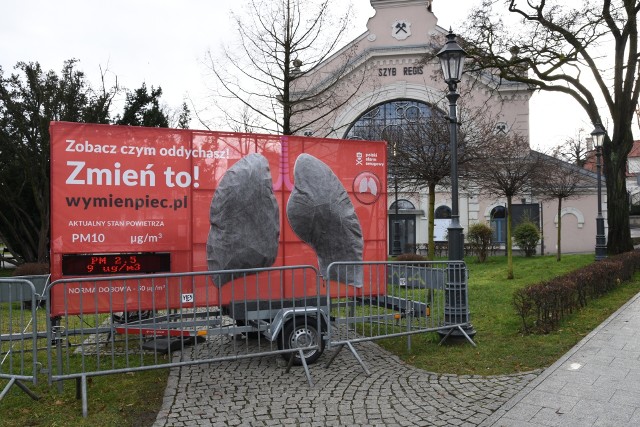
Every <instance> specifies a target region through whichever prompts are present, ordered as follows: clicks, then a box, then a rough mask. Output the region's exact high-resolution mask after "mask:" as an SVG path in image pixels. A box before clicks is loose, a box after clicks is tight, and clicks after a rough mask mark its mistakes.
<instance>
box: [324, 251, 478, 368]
mask: <svg viewBox="0 0 640 427" xmlns="http://www.w3.org/2000/svg"><path fill="white" fill-rule="evenodd" d="M326 289H327V292H326V298H327V300H330V301H332V304H331V320H332V321H331V322H330V323H329V327H328V331H327V347H328V348H329V349H333V348H337V350H336V351H335V352H334V354H333V356H332V358H331V359H330V360H329V361H328V362H327V364H326V366H329V365H330V364H331V363H332V362H333V360H334V358H335V357H336V356H337V354H338V353H339V351H340V350H341V349H342V348H343V347H345V346H346V347H347V348H348V349H349V350H350V351H351V353H352V354H353V355H354V357H355V358H356V359H357V360H358V362H359V363H360V365H361V366H362V368H363V369H364V370H365V372H367V374H369V370H368V368H367V367H366V365H365V364H364V362H363V361H362V359H361V358H360V356H359V355H358V353H357V351H356V349H355V347H354V346H353V344H356V343H359V342H364V341H372V340H378V339H382V338H392V337H406V338H407V347H408V350H410V349H411V336H412V335H414V334H419V333H426V332H438V333H439V334H440V335H441V336H442V340H441V343H442V342H443V341H444V340H446V339H447V338H449V337H450V336H451V334H452V333H453V334H455V335H460V336H463V337H464V338H466V339H467V340H468V341H469V342H470V343H471V344H472V345H473V346H475V343H474V342H473V340H472V339H471V337H470V336H469V335H468V334H467V333H466V331H465V329H466V328H467V326H468V325H469V320H470V319H469V311H468V309H467V307H468V297H467V270H466V265H465V263H464V262H462V261H442V262H438V261H411V262H359V263H349V262H336V263H333V264H331V265H329V267H328V268H327V280H326Z"/></svg>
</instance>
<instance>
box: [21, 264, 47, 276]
mask: <svg viewBox="0 0 640 427" xmlns="http://www.w3.org/2000/svg"><path fill="white" fill-rule="evenodd" d="M41 274H49V264H44V263H37V262H26V263H24V264H20V265H19V266H17V267H16V268H15V270H13V275H14V276H38V275H41Z"/></svg>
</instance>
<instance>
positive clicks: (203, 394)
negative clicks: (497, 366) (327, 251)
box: [154, 343, 541, 427]
mask: <svg viewBox="0 0 640 427" xmlns="http://www.w3.org/2000/svg"><path fill="white" fill-rule="evenodd" d="M356 349H357V351H358V353H359V354H360V356H361V357H362V359H363V361H364V363H365V364H366V365H367V367H368V369H369V371H370V373H371V375H369V376H367V375H366V374H365V372H364V370H363V369H362V367H361V366H360V365H359V364H358V362H357V361H356V359H355V358H354V357H353V355H352V354H351V353H350V352H348V351H346V349H345V350H343V351H341V352H340V353H339V355H338V356H337V357H336V359H335V360H334V361H333V363H332V364H331V365H330V366H329V367H328V368H325V366H324V365H325V363H326V361H328V360H329V358H330V357H331V354H332V353H331V351H325V353H324V354H323V355H322V357H321V358H320V360H319V361H318V362H317V363H316V364H314V365H311V366H310V373H311V376H312V378H313V381H314V383H315V384H314V386H313V387H311V386H310V385H309V383H308V382H307V377H306V375H305V372H304V370H303V368H302V367H298V366H294V367H293V368H292V369H291V370H290V371H289V372H288V373H287V372H286V364H285V361H284V360H283V359H282V358H281V357H280V356H269V357H261V358H251V359H243V360H240V361H228V362H217V363H212V364H203V365H195V366H185V367H181V368H174V369H172V370H171V374H170V377H169V381H168V385H167V389H166V392H165V398H164V404H163V407H162V409H161V411H160V412H159V414H158V417H157V419H156V422H155V424H154V427H164V426H180V427H182V426H185V427H186V426H280V425H284V426H287V425H291V426H385V425H388V426H477V425H479V424H481V423H482V422H483V421H484V420H486V419H487V418H488V417H489V416H490V415H491V414H492V413H494V412H495V411H496V410H497V409H498V408H500V407H501V406H502V405H503V404H504V403H505V402H507V401H508V400H509V399H510V398H512V397H513V396H515V395H516V394H517V393H518V392H519V391H520V390H522V389H523V388H524V387H525V386H526V385H527V384H529V383H530V382H531V381H532V380H534V379H535V378H536V377H537V376H538V375H539V374H540V372H541V371H535V372H531V373H525V374H518V375H506V376H491V377H482V376H469V375H442V374H434V373H430V372H426V371H423V370H420V369H417V368H414V367H412V366H409V365H407V364H405V363H403V362H402V361H400V359H399V358H397V357H396V356H394V355H392V354H390V353H389V352H387V351H385V350H383V349H382V348H380V347H379V346H377V345H376V344H374V343H362V344H358V345H357V346H356ZM187 351H191V352H194V351H195V352H198V351H206V343H205V345H201V346H199V348H198V349H193V348H192V349H189V350H187ZM186 356H187V357H194V356H196V357H197V356H198V355H197V354H191V355H186Z"/></svg>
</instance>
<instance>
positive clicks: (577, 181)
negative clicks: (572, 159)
mask: <svg viewBox="0 0 640 427" xmlns="http://www.w3.org/2000/svg"><path fill="white" fill-rule="evenodd" d="M533 155H535V156H537V157H539V160H540V161H539V162H538V169H537V173H536V175H537V176H536V177H535V179H533V180H532V183H533V185H534V188H533V192H535V193H536V194H537V195H538V196H539V197H540V198H541V199H542V200H557V201H558V209H557V214H558V233H557V243H556V246H557V251H556V260H557V261H560V260H561V258H562V255H561V254H562V201H563V200H568V199H571V198H574V197H579V196H580V195H583V194H585V193H586V192H587V190H588V189H589V188H590V186H589V183H588V180H589V178H588V175H589V173H590V172H588V171H586V170H585V169H583V168H582V167H579V166H577V165H572V164H568V163H565V162H563V161H562V160H560V159H558V158H556V157H551V156H547V155H545V154H542V153H533Z"/></svg>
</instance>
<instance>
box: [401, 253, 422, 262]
mask: <svg viewBox="0 0 640 427" xmlns="http://www.w3.org/2000/svg"><path fill="white" fill-rule="evenodd" d="M426 260H427V259H426V258H425V257H423V256H422V255H418V254H412V253H407V254H400V255H398V256H397V257H396V261H426Z"/></svg>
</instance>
